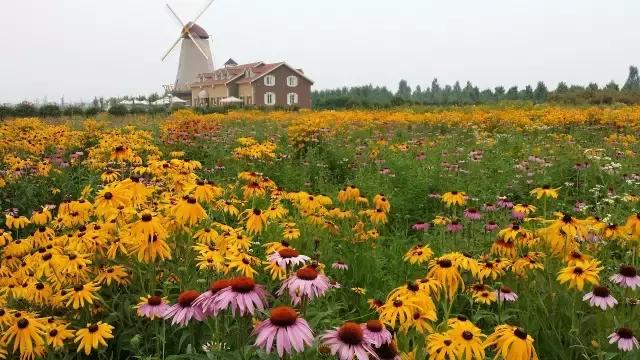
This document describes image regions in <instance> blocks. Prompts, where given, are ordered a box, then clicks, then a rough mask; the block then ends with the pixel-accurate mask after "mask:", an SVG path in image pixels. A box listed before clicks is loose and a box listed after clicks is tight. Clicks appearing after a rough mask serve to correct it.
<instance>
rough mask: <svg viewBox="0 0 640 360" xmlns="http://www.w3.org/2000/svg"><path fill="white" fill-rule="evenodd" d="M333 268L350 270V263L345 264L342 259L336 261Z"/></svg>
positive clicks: (332, 265)
mask: <svg viewBox="0 0 640 360" xmlns="http://www.w3.org/2000/svg"><path fill="white" fill-rule="evenodd" d="M331 268H333V269H335V270H349V265H347V264H345V263H344V262H342V261H336V262H334V263H333V264H331Z"/></svg>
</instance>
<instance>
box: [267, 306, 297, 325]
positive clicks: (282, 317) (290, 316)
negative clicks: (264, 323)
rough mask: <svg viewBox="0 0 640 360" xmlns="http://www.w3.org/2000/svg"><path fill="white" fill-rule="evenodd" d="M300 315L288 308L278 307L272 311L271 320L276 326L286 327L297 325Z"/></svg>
mask: <svg viewBox="0 0 640 360" xmlns="http://www.w3.org/2000/svg"><path fill="white" fill-rule="evenodd" d="M297 319H298V314H297V313H296V311H295V310H294V309H292V308H290V307H288V306H278V307H276V308H273V310H271V316H270V317H269V320H271V323H272V324H273V325H276V326H280V327H285V326H291V325H293V324H295V323H296V320H297Z"/></svg>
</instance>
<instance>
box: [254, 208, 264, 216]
mask: <svg viewBox="0 0 640 360" xmlns="http://www.w3.org/2000/svg"><path fill="white" fill-rule="evenodd" d="M253 214H254V215H256V216H260V214H262V210H260V209H253Z"/></svg>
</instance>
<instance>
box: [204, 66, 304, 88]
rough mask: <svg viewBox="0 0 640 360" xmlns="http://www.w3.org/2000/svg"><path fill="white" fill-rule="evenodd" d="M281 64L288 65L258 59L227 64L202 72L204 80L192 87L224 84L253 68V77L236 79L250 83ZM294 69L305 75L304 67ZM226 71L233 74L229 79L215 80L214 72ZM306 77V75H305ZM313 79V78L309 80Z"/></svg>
mask: <svg viewBox="0 0 640 360" xmlns="http://www.w3.org/2000/svg"><path fill="white" fill-rule="evenodd" d="M281 65H286V63H284V62H279V63H273V64H265V63H263V62H262V61H257V62H252V63H248V64H241V65H236V66H226V67H224V68H220V69H218V70H216V71H214V72H211V73H204V74H201V76H203V77H204V81H197V82H194V83H192V87H198V86H200V85H224V84H227V83H229V82H231V81H233V79H235V78H237V77H239V76H242V75H243V74H244V72H245V70H246V69H251V74H252V76H251V77H245V78H242V79H240V80H238V81H236V84H248V83H251V82H252V81H254V80H256V79H257V78H260V77H262V76H263V75H265V74H266V73H268V72H270V71H272V70H274V69H275V68H277V67H279V66H281ZM286 66H288V67H290V66H289V65H286ZM292 69H293V70H294V71H297V72H299V73H300V75H302V76H303V77H305V75H304V72H303V71H302V69H294V68H292ZM219 71H220V72H224V71H227V72H229V74H231V77H230V78H227V79H219V80H214V79H215V78H214V76H215V75H214V74H215V73H216V72H219ZM305 78H306V77H305ZM309 81H311V80H309Z"/></svg>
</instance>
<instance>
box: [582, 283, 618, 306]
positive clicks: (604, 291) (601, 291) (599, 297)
mask: <svg viewBox="0 0 640 360" xmlns="http://www.w3.org/2000/svg"><path fill="white" fill-rule="evenodd" d="M582 300H584V301H589V305H591V306H597V307H599V308H600V309H602V310H607V308H613V307H614V306H616V304H617V303H618V300H616V299H615V298H614V297H613V296H611V292H610V291H609V288H608V287H606V286H595V287H594V288H593V290H592V291H591V292H590V293H586V294H585V295H584V296H583V297H582Z"/></svg>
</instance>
